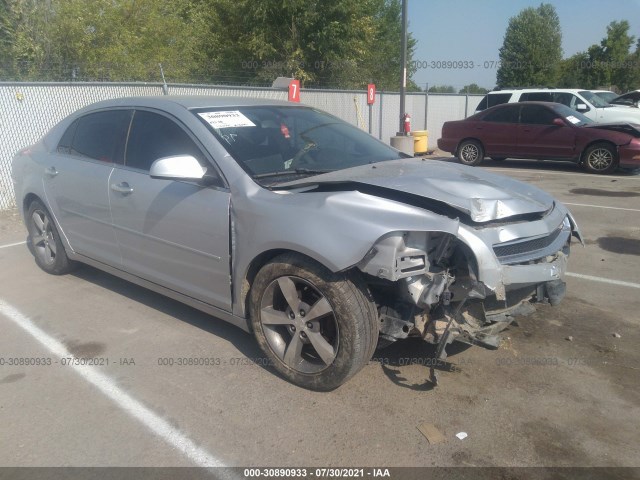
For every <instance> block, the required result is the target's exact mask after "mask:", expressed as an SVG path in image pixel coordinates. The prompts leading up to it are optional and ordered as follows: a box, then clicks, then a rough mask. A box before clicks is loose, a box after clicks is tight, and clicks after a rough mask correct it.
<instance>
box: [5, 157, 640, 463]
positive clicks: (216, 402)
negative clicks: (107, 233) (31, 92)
mask: <svg viewBox="0 0 640 480" xmlns="http://www.w3.org/2000/svg"><path fill="white" fill-rule="evenodd" d="M443 161H452V160H450V159H443ZM480 168H486V169H488V170H490V171H493V172H496V173H501V174H504V175H508V176H511V177H514V178H517V179H520V180H524V181H526V182H529V183H531V184H533V185H536V186H539V187H541V188H543V189H545V190H547V191H549V192H550V193H552V194H553V195H555V196H556V197H557V198H558V199H559V200H561V201H562V202H565V203H566V204H567V205H568V206H569V208H570V209H571V211H572V212H573V214H574V216H575V217H576V219H577V221H578V223H579V225H580V227H581V229H582V232H583V234H584V237H585V240H586V246H585V247H582V246H580V245H578V244H574V247H573V250H572V255H571V259H570V266H569V271H570V273H569V275H568V277H567V279H566V280H567V283H568V293H567V297H566V298H565V299H564V301H563V302H562V303H561V305H559V306H558V307H550V306H546V305H543V306H540V307H539V308H538V311H537V312H536V313H535V314H533V315H532V316H529V317H526V318H523V319H521V320H519V321H518V324H517V325H514V326H512V327H511V328H510V329H509V330H508V331H507V333H506V335H505V340H504V342H503V344H502V345H501V347H500V348H499V349H498V350H496V351H489V350H485V349H482V348H479V347H471V348H463V347H455V348H450V350H451V353H450V356H449V358H448V361H449V364H448V365H447V367H446V368H442V369H441V371H440V372H439V379H440V384H439V386H438V387H437V388H435V389H433V388H432V387H431V385H430V383H429V382H428V375H429V369H428V365H429V363H430V359H431V355H433V348H432V347H431V346H429V345H427V344H425V343H423V342H421V341H407V342H402V343H401V342H399V343H396V344H394V345H392V346H391V347H388V348H387V349H384V350H379V351H377V352H376V353H375V357H374V359H372V361H371V362H370V363H369V365H367V366H366V367H365V368H364V369H363V370H362V371H361V372H360V373H359V374H358V375H356V376H355V377H354V378H353V379H352V380H350V381H349V382H348V383H347V384H345V385H343V386H342V387H340V388H339V389H337V390H335V391H333V392H329V393H317V392H311V391H307V390H303V389H301V388H298V387H296V386H294V385H291V384H289V383H287V382H286V381H285V380H283V379H281V378H280V377H278V376H277V375H276V374H275V373H274V372H273V371H272V370H271V369H270V368H269V367H268V365H265V364H266V360H265V359H264V357H263V356H262V354H261V353H260V351H259V350H258V348H257V345H256V343H255V342H254V340H253V338H252V336H251V335H249V334H247V333H244V332H242V331H241V330H239V329H237V328H235V327H233V326H231V325H228V324H226V323H224V322H223V321H221V320H217V319H215V318H213V317H210V316H208V315H205V314H203V313H201V312H199V311H196V310H194V309H192V308H189V307H187V306H184V305H182V304H180V303H178V302H175V301H173V300H170V299H167V298H164V297H162V296H160V295H157V294H155V293H152V292H150V291H147V290H145V289H143V288H140V287H137V286H135V285H133V284H130V283H128V282H126V281H123V280H120V279H118V278H116V277H113V276H111V275H108V274H106V273H102V272H100V271H98V270H95V269H93V268H89V267H83V268H80V269H79V270H77V271H76V272H74V273H73V274H71V275H66V276H61V277H56V276H51V275H47V274H46V273H44V272H42V271H41V270H40V269H39V268H38V267H37V266H36V265H35V263H34V260H33V257H32V256H31V254H30V252H29V250H28V249H27V247H26V245H25V244H24V241H25V239H26V230H25V229H24V227H23V226H22V224H21V223H20V219H19V217H18V216H17V215H16V214H15V212H8V213H7V212H5V213H1V214H0V272H2V273H1V275H0V329H1V331H2V334H1V335H0V424H1V425H2V427H1V428H2V435H0V465H2V466H202V465H226V466H242V467H246V466H274V467H280V466H384V467H394V466H503V467H510V466H603V467H613V466H640V449H639V447H638V445H639V442H638V440H639V436H638V428H637V426H638V425H640V374H639V373H640V349H638V345H639V344H640V332H639V327H640V274H639V273H638V272H639V271H640V175H638V174H634V173H628V172H621V173H618V174H615V175H612V176H596V175H589V174H586V173H584V172H583V171H582V170H580V169H578V168H577V167H576V166H574V165H571V164H552V163H550V162H544V163H541V162H527V161H509V160H507V161H505V162H492V161H487V162H486V163H485V165H484V166H483V167H480ZM20 359H24V360H20ZM75 359H83V360H82V362H80V361H78V360H75ZM74 362H77V364H76V363H74ZM15 363H18V364H17V365H16V364H15ZM20 363H22V364H20ZM179 363H182V364H183V365H179ZM425 424H426V425H429V426H430V428H433V429H435V430H437V431H438V432H440V433H441V435H442V439H443V441H441V442H439V443H435V444H431V443H430V442H429V441H428V439H427V438H426V437H425V435H423V434H422V433H421V431H420V430H419V428H418V427H421V426H423V425H425ZM460 432H465V433H466V434H467V437H466V438H465V439H463V440H460V439H458V438H457V437H456V434H457V433H460Z"/></svg>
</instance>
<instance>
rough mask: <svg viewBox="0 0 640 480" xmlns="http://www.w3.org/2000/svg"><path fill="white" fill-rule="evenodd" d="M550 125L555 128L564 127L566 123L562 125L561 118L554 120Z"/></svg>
mask: <svg viewBox="0 0 640 480" xmlns="http://www.w3.org/2000/svg"><path fill="white" fill-rule="evenodd" d="M552 123H553V124H554V125H555V126H556V127H564V126H566V125H567V124H566V123H564V120H562V119H561V118H554V119H553V122H552Z"/></svg>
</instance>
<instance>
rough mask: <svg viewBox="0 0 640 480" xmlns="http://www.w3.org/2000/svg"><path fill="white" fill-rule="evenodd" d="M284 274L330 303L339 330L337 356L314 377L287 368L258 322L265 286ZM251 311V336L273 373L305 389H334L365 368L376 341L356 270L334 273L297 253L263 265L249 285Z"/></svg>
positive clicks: (374, 319) (372, 312)
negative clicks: (303, 282)
mask: <svg viewBox="0 0 640 480" xmlns="http://www.w3.org/2000/svg"><path fill="white" fill-rule="evenodd" d="M283 276H292V277H298V278H301V279H303V280H305V281H307V282H309V283H311V284H312V285H313V287H314V288H316V289H317V290H318V292H320V293H321V294H322V295H323V296H324V297H325V298H326V299H327V300H328V302H329V303H330V304H331V307H332V309H333V313H334V315H335V320H336V323H337V327H338V332H339V343H338V348H337V353H336V357H335V359H334V361H333V363H331V365H329V366H328V367H327V368H325V369H324V370H322V371H320V372H317V373H303V372H300V371H297V370H294V369H293V368H291V367H289V366H288V365H286V364H285V363H284V361H282V360H281V359H280V357H279V356H278V355H276V353H274V351H273V350H272V349H271V347H270V346H269V343H268V341H267V338H266V336H265V334H264V331H263V328H262V323H261V321H260V312H261V308H260V306H261V301H262V297H263V295H264V294H265V291H266V289H267V287H268V286H269V285H270V284H271V283H272V282H273V281H275V280H276V279H278V278H280V277H283ZM249 295H250V297H249V298H250V302H249V311H250V316H251V325H252V328H253V332H254V336H255V337H256V340H257V341H258V344H259V345H260V348H261V349H262V351H263V352H264V353H265V355H266V356H267V357H268V359H269V360H270V364H272V365H273V366H274V367H275V369H276V370H277V371H278V373H280V374H281V375H282V376H283V377H284V378H286V379H287V380H289V381H290V382H292V383H294V384H295V385H298V386H300V387H303V388H307V389H310V390H317V391H329V390H333V389H335V388H337V387H339V386H340V385H342V384H343V383H344V382H346V381H347V380H348V379H349V378H351V377H352V376H353V375H355V374H356V373H357V372H358V371H359V370H360V369H361V368H362V367H363V366H364V365H366V364H367V362H368V361H369V360H371V357H372V356H373V353H374V352H375V349H376V345H377V343H378V331H379V329H378V313H377V308H376V305H375V303H374V302H373V300H372V298H371V294H370V293H369V291H368V288H367V286H366V285H365V283H364V282H363V280H362V278H361V277H360V276H359V275H358V274H357V272H342V273H333V272H331V271H330V270H328V269H327V268H325V267H324V266H322V265H320V264H318V263H316V262H315V261H313V260H311V259H309V258H307V257H305V256H302V255H299V254H295V253H286V254H283V255H280V256H278V257H276V258H274V259H273V260H271V261H270V262H269V263H267V264H266V265H264V266H263V267H262V269H261V270H260V271H259V272H258V274H257V275H256V277H255V280H254V282H253V285H252V286H251V291H250V294H249Z"/></svg>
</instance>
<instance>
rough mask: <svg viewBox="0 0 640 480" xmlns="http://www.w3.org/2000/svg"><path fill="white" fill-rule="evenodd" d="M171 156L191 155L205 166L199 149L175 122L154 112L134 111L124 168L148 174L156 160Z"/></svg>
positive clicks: (205, 163)
mask: <svg viewBox="0 0 640 480" xmlns="http://www.w3.org/2000/svg"><path fill="white" fill-rule="evenodd" d="M173 155H192V156H194V157H195V158H197V159H198V161H199V162H200V164H201V165H207V162H206V161H204V158H203V156H202V152H201V151H200V149H199V148H198V146H197V145H196V144H195V143H194V142H193V140H192V139H191V137H189V135H188V134H187V133H186V132H185V131H184V130H183V129H182V128H180V127H179V126H178V125H177V124H176V123H175V122H173V121H172V120H170V119H169V118H167V117H165V116H163V115H158V114H157V113H152V112H147V111H144V110H136V112H135V114H134V116H133V123H132V125H131V132H130V133H129V141H128V143H127V155H126V160H125V165H126V166H128V167H132V168H138V169H140V170H145V171H149V170H150V169H151V164H152V163H153V162H155V161H156V160H157V159H159V158H162V157H170V156H173Z"/></svg>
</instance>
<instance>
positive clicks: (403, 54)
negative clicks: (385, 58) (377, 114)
mask: <svg viewBox="0 0 640 480" xmlns="http://www.w3.org/2000/svg"><path fill="white" fill-rule="evenodd" d="M408 3H409V0H402V41H401V45H400V50H401V51H400V129H399V130H398V135H403V134H404V114H405V113H406V112H405V90H406V88H407V4H408Z"/></svg>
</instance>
